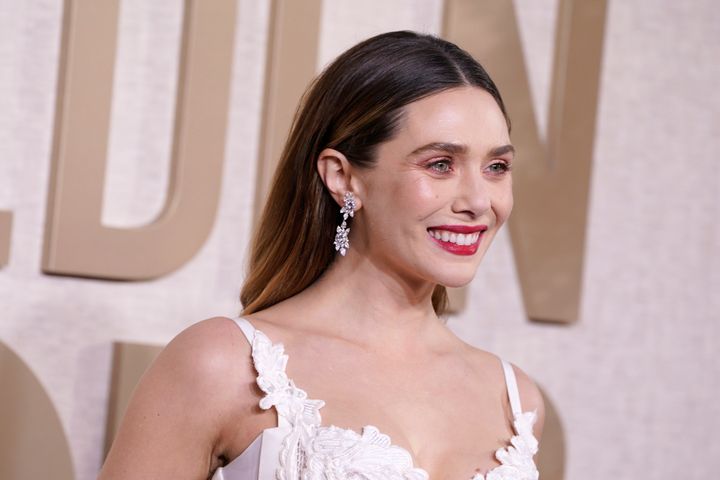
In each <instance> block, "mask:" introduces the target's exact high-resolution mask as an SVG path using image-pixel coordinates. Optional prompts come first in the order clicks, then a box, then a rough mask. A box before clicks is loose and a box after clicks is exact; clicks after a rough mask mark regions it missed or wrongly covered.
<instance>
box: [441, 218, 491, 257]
mask: <svg viewBox="0 0 720 480" xmlns="http://www.w3.org/2000/svg"><path fill="white" fill-rule="evenodd" d="M487 229H488V227H487V225H439V226H437V227H430V228H428V235H429V237H430V239H431V240H432V241H433V242H435V244H437V245H439V246H440V247H441V248H442V249H443V250H445V251H448V252H450V253H453V254H455V255H473V254H474V253H475V252H477V250H478V247H479V246H480V240H481V239H482V235H483V232H485V230H487ZM431 230H445V231H448V232H453V233H464V234H466V235H467V234H472V233H479V235H478V239H477V240H476V241H475V242H474V243H471V244H470V245H458V244H457V243H453V242H446V241H444V240H442V239H439V238H435V237H434V236H433V234H432V233H431Z"/></svg>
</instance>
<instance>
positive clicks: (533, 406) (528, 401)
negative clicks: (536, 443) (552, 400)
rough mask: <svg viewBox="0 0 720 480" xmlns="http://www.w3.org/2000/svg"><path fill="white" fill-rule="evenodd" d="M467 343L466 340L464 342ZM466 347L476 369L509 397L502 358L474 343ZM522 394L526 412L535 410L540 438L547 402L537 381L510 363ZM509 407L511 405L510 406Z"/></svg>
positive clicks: (504, 395) (521, 397)
mask: <svg viewBox="0 0 720 480" xmlns="http://www.w3.org/2000/svg"><path fill="white" fill-rule="evenodd" d="M463 343H465V342H463ZM465 345H466V348H468V349H469V351H470V358H472V361H473V363H474V365H475V369H476V371H477V372H478V373H479V374H480V375H481V376H482V377H483V378H484V380H485V381H487V382H490V383H491V384H493V385H497V386H498V388H499V389H501V390H502V395H503V398H505V399H506V398H507V389H506V386H505V374H504V372H503V368H502V360H501V359H500V358H499V357H498V356H497V355H495V354H494V353H491V352H488V351H486V350H483V349H480V348H477V347H475V346H473V345H470V344H467V343H465ZM510 365H511V366H512V369H513V372H514V373H515V380H516V382H517V386H518V393H519V395H520V403H521V405H522V410H523V411H524V412H528V411H535V412H536V414H537V420H536V422H535V425H534V427H533V434H534V435H535V437H536V438H537V439H538V440H539V439H540V436H541V435H542V429H543V424H544V421H545V403H544V402H543V396H542V393H541V392H540V389H539V388H538V386H537V384H536V383H535V381H534V380H533V379H532V378H531V377H530V375H528V374H527V373H525V372H524V371H523V370H522V369H521V368H519V367H518V366H516V365H514V364H512V363H510ZM508 408H509V406H508Z"/></svg>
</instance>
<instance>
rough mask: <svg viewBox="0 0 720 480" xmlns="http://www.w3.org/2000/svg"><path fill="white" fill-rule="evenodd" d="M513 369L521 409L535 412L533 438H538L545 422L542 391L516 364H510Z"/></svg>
mask: <svg viewBox="0 0 720 480" xmlns="http://www.w3.org/2000/svg"><path fill="white" fill-rule="evenodd" d="M511 365H512V368H513V371H514V372H515V378H516V380H517V385H518V391H519V394H520V403H521V404H522V409H523V411H525V412H527V411H535V412H536V414H537V420H536V422H535V426H534V427H533V434H534V435H535V438H537V439H538V440H540V437H541V436H542V430H543V425H544V423H545V402H544V401H543V396H542V393H541V392H540V389H539V388H538V386H537V384H536V383H535V381H534V380H533V379H532V378H530V376H529V375H528V374H527V373H525V372H524V371H523V370H522V369H521V368H519V367H518V366H517V365H514V364H511Z"/></svg>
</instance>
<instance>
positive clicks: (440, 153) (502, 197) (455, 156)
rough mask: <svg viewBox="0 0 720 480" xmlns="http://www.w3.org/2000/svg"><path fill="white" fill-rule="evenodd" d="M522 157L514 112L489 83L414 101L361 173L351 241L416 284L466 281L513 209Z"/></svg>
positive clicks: (473, 272) (387, 267)
mask: <svg viewBox="0 0 720 480" xmlns="http://www.w3.org/2000/svg"><path fill="white" fill-rule="evenodd" d="M513 155H514V150H513V148H512V146H511V145H510V138H509V134H508V128H507V124H506V121H505V117H504V116H503V114H502V112H501V111H500V108H499V107H498V105H497V103H496V102H495V99H493V97H492V96H491V95H490V94H489V93H487V92H486V91H484V90H482V89H480V88H476V87H460V88H454V89H451V90H446V91H444V92H440V93H437V94H434V95H431V96H429V97H426V98H424V99H421V100H418V101H416V102H413V103H411V104H409V105H407V106H406V107H405V114H404V117H403V120H402V121H401V122H400V126H399V128H398V131H397V133H396V135H395V137H394V138H393V139H392V140H390V141H388V142H385V143H383V144H381V145H380V146H379V147H378V150H377V163H376V165H375V166H374V167H373V168H370V169H364V170H361V171H360V172H359V173H358V175H359V177H360V180H361V182H362V184H363V188H364V192H363V197H362V209H361V210H360V211H358V212H357V214H356V216H355V220H354V222H353V223H354V225H353V226H355V227H357V228H356V229H355V230H359V231H355V232H352V233H354V234H355V235H352V234H351V245H352V244H353V243H354V242H356V241H358V242H360V244H359V247H360V248H362V249H363V250H365V255H367V256H368V257H369V258H370V259H371V260H372V261H374V262H375V263H376V265H378V266H379V267H380V268H382V269H385V270H387V269H391V270H392V271H393V272H394V273H396V274H397V275H399V276H401V277H403V278H405V279H406V280H407V281H409V282H413V283H417V282H420V283H422V282H431V283H439V284H442V285H446V286H450V287H458V286H462V285H465V284H467V283H468V282H470V280H472V278H473V276H474V275H475V272H476V270H477V267H478V265H479V263H480V260H481V259H482V257H483V255H484V254H485V251H486V250H487V249H488V246H489V245H490V242H491V241H492V239H493V237H494V236H495V234H496V232H497V231H498V229H499V228H500V226H501V225H502V224H503V223H504V222H505V220H506V219H507V217H508V215H509V214H510V210H511V209H512V204H513V197H512V178H511V175H510V170H509V168H510V164H511V163H512V160H513ZM351 248H352V247H351Z"/></svg>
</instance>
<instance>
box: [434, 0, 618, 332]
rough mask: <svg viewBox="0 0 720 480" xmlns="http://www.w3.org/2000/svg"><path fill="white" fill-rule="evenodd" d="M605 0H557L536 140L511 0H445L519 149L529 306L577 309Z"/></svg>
mask: <svg viewBox="0 0 720 480" xmlns="http://www.w3.org/2000/svg"><path fill="white" fill-rule="evenodd" d="M606 3H607V2H606V1H605V0H597V1H587V2H586V1H579V0H559V6H558V8H559V10H558V15H557V27H556V37H555V59H554V69H553V80H552V92H551V99H550V102H551V103H550V112H549V121H548V135H547V137H548V138H547V141H546V142H545V144H543V142H542V141H541V140H540V134H539V132H538V127H537V125H536V123H535V114H534V108H533V105H532V97H531V94H530V86H529V82H528V76H527V70H526V68H525V61H524V58H523V52H522V45H521V42H520V34H519V31H518V25H517V20H516V18H515V10H514V6H513V2H511V1H507V0H483V1H478V0H447V1H446V11H445V35H446V37H447V38H448V39H449V40H451V41H453V42H456V43H458V44H459V45H460V46H461V47H463V48H464V49H466V50H467V51H469V52H470V53H471V54H472V55H473V56H474V57H476V58H477V59H478V60H479V61H480V62H481V63H482V64H483V65H484V66H485V67H486V68H487V70H488V73H490V75H491V76H492V77H493V79H494V80H495V82H496V83H497V85H498V88H499V89H500V91H501V93H502V95H503V100H504V101H505V102H506V106H507V108H508V110H509V115H510V119H511V121H512V141H513V144H514V145H515V147H516V149H517V152H518V158H517V161H516V168H515V170H514V172H513V176H514V178H513V181H514V187H515V188H514V193H515V208H514V210H513V214H512V215H511V217H510V234H511V236H512V243H513V251H514V253H515V262H516V265H517V270H518V276H519V280H520V283H521V287H522V293H523V299H524V302H525V308H526V311H527V313H528V316H529V317H530V319H532V320H538V321H550V322H572V321H574V320H576V319H577V318H578V314H579V308H580V295H581V279H582V268H583V256H584V244H585V226H586V223H587V218H586V217H587V204H588V197H589V187H590V172H591V167H592V155H593V143H594V139H595V117H596V113H597V101H598V87H599V79H600V68H601V60H602V46H603V38H604V27H605V15H606Z"/></svg>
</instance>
